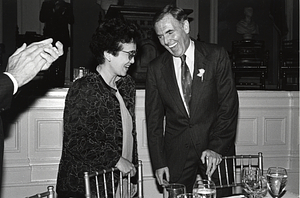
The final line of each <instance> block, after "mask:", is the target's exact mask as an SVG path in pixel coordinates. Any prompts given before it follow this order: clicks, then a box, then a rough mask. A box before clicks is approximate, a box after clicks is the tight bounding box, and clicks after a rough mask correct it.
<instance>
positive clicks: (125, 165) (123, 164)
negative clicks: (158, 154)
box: [116, 157, 136, 176]
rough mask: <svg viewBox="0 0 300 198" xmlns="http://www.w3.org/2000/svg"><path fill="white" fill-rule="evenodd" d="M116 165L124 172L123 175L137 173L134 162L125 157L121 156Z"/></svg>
mask: <svg viewBox="0 0 300 198" xmlns="http://www.w3.org/2000/svg"><path fill="white" fill-rule="evenodd" d="M116 167H117V168H118V169H119V170H120V171H121V172H122V173H123V175H128V174H129V173H130V174H131V176H134V175H135V174H136V168H135V167H134V164H133V163H131V162H130V161H128V160H127V159H125V158H123V157H120V159H119V161H118V163H117V164H116Z"/></svg>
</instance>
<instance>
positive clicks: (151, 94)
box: [145, 65, 167, 171]
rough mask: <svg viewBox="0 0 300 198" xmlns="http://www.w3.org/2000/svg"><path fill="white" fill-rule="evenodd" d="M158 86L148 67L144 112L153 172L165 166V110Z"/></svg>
mask: <svg viewBox="0 0 300 198" xmlns="http://www.w3.org/2000/svg"><path fill="white" fill-rule="evenodd" d="M153 66H154V65H153ZM158 86H159V85H158V84H157V81H156V77H155V69H154V68H153V67H152V66H151V65H149V67H148V71H147V80H146V100H145V110H146V121H147V138H148V148H149V153H150V158H151V162H152V167H153V170H154V171H155V170H157V169H159V168H162V167H166V166H167V164H166V160H165V153H164V141H163V120H164V111H165V110H164V105H163V102H162V99H161V98H160V94H159V91H158Z"/></svg>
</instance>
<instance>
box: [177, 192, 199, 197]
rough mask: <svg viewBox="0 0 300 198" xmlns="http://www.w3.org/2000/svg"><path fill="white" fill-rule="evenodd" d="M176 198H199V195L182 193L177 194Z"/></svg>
mask: <svg viewBox="0 0 300 198" xmlns="http://www.w3.org/2000/svg"><path fill="white" fill-rule="evenodd" d="M177 198H199V197H198V196H197V195H196V194H194V193H184V194H181V195H178V196H177Z"/></svg>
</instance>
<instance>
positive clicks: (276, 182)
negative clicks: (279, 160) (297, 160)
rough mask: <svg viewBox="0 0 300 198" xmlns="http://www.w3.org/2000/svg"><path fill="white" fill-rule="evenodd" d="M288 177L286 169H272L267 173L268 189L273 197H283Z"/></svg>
mask: <svg viewBox="0 0 300 198" xmlns="http://www.w3.org/2000/svg"><path fill="white" fill-rule="evenodd" d="M287 179H288V175H287V172H286V170H285V168H282V167H270V168H269V169H268V171H267V181H268V189H269V192H270V195H271V196H272V197H281V195H282V194H283V193H284V191H285V187H286V184H287Z"/></svg>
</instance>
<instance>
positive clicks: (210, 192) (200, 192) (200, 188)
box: [193, 179, 217, 198]
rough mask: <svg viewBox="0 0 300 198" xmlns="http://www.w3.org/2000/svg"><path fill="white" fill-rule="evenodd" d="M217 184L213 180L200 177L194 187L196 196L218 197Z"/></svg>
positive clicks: (204, 197)
mask: <svg viewBox="0 0 300 198" xmlns="http://www.w3.org/2000/svg"><path fill="white" fill-rule="evenodd" d="M216 192H217V190H216V185H215V183H214V182H213V181H211V180H206V179H198V180H196V182H195V184H194V187H193V194H194V195H195V197H201V198H216V194H217V193H216Z"/></svg>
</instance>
